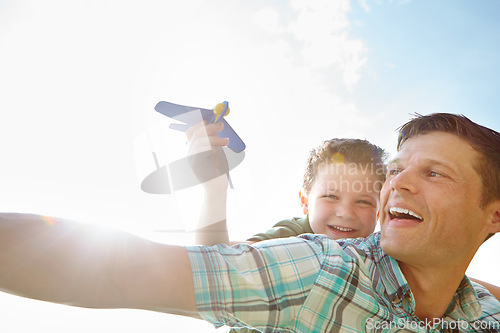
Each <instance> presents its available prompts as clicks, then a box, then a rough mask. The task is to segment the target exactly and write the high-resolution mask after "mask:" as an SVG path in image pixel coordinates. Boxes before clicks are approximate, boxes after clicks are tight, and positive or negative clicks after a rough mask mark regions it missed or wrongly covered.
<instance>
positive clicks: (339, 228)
mask: <svg viewBox="0 0 500 333" xmlns="http://www.w3.org/2000/svg"><path fill="white" fill-rule="evenodd" d="M330 227H331V228H333V229H337V230H339V231H353V230H354V229H349V228H342V227H338V226H336V225H331V226H330Z"/></svg>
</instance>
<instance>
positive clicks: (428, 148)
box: [389, 132, 479, 168]
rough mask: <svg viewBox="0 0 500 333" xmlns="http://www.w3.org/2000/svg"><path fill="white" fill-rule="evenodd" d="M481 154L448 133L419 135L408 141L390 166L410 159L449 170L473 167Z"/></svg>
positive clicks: (465, 142)
mask: <svg viewBox="0 0 500 333" xmlns="http://www.w3.org/2000/svg"><path fill="white" fill-rule="evenodd" d="M478 158H479V153H478V152H477V151H476V150H475V149H474V148H472V146H471V145H470V144H469V143H468V142H467V141H465V140H464V139H462V138H460V137H459V136H457V135H455V134H451V133H446V132H429V133H426V134H419V135H417V136H415V137H412V138H410V139H408V140H406V141H405V142H404V143H403V145H402V146H401V147H400V150H399V151H398V153H397V155H396V157H395V158H394V159H393V160H391V161H390V162H389V164H401V163H404V162H405V161H408V160H410V159H413V160H418V161H419V162H421V163H426V164H432V165H442V166H446V167H449V168H457V167H458V168H463V167H467V166H469V165H470V166H472V165H473V164H475V162H476V161H477V159H478Z"/></svg>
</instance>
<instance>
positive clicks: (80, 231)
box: [0, 213, 197, 316]
mask: <svg viewBox="0 0 500 333" xmlns="http://www.w3.org/2000/svg"><path fill="white" fill-rule="evenodd" d="M0 271H1V272H2V273H1V274H0V290H2V291H5V292H8V293H11V294H15V295H19V296H23V297H28V298H34V299H39V300H44V301H49V302H55V303H62V304H67V305H74V306H81V307H89V308H137V309H146V310H153V311H159V312H169V313H175V314H183V315H190V316H197V314H196V312H195V311H196V306H195V297H194V287H193V278H192V273H191V268H190V262H189V258H188V256H187V252H186V249H185V248H183V247H179V246H171V245H164V244H159V243H156V242H152V241H149V240H146V239H143V238H140V237H136V236H133V235H130V234H127V233H123V232H117V231H109V230H103V229H100V228H97V227H94V226H91V225H85V224H82V223H75V222H70V221H66V220H63V219H56V218H47V217H42V216H38V215H31V214H6V213H3V214H0Z"/></svg>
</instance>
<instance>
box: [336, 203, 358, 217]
mask: <svg viewBox="0 0 500 333" xmlns="http://www.w3.org/2000/svg"><path fill="white" fill-rule="evenodd" d="M335 215H336V216H337V217H341V218H343V219H352V218H354V216H355V214H354V205H353V204H352V203H350V202H341V203H339V204H338V206H337V210H336V211H335Z"/></svg>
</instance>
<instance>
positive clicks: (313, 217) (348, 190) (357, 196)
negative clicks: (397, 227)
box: [303, 163, 381, 239]
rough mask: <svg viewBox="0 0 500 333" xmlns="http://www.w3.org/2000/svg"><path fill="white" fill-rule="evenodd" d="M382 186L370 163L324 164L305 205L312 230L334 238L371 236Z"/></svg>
mask: <svg viewBox="0 0 500 333" xmlns="http://www.w3.org/2000/svg"><path fill="white" fill-rule="evenodd" d="M380 187H381V184H380V181H379V180H378V177H377V175H375V174H374V170H372V169H370V167H369V166H367V167H366V168H365V169H364V170H363V169H361V168H359V167H356V166H354V165H350V164H344V163H330V164H323V165H321V166H320V167H319V169H318V174H317V175H316V178H315V181H314V183H313V186H312V188H311V190H310V191H309V193H308V194H307V202H305V203H304V204H303V207H304V208H305V211H304V212H306V213H309V223H310V224H311V228H312V230H313V231H314V233H317V234H325V235H327V236H329V237H331V238H333V239H340V238H354V237H366V236H368V235H369V234H371V233H372V232H373V230H374V228H375V225H376V223H377V210H378V207H379V194H380V193H379V189H380Z"/></svg>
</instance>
